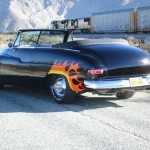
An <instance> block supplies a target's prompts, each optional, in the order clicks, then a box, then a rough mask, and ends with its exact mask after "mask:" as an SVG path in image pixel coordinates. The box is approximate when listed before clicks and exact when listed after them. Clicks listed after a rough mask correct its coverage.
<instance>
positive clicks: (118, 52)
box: [76, 44, 150, 76]
mask: <svg viewBox="0 0 150 150" xmlns="http://www.w3.org/2000/svg"><path fill="white" fill-rule="evenodd" d="M76 49H79V50H81V51H83V52H86V53H89V54H90V55H94V56H95V57H98V58H99V59H101V61H102V62H103V64H104V65H105V67H106V68H107V74H108V76H120V75H138V74H148V73H150V55H149V54H148V53H146V52H144V51H143V50H140V49H138V48H136V47H132V46H129V45H122V44H97V45H86V46H80V47H76Z"/></svg>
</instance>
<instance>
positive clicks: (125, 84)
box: [84, 75, 150, 90]
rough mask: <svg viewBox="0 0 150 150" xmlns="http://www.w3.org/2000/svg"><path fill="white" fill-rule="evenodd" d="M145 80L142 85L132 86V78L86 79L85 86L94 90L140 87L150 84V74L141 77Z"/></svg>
mask: <svg viewBox="0 0 150 150" xmlns="http://www.w3.org/2000/svg"><path fill="white" fill-rule="evenodd" d="M140 78H142V80H143V85H142V86H131V84H130V80H129V78H128V79H109V80H108V79H107V80H99V81H90V80H85V81H84V86H85V87H86V88H88V89H94V90H109V89H125V88H133V89H134V88H138V87H139V88H140V87H149V86H150V75H148V76H146V77H140Z"/></svg>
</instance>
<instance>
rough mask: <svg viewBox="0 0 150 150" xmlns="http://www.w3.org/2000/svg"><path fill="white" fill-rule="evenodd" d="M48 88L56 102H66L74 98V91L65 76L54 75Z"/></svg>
mask: <svg viewBox="0 0 150 150" xmlns="http://www.w3.org/2000/svg"><path fill="white" fill-rule="evenodd" d="M49 89H50V91H51V94H52V96H53V98H54V99H55V100H56V102H57V103H60V104H68V103H71V102H73V101H74V100H75V96H76V92H75V91H73V90H72V89H71V88H70V86H69V83H68V81H67V79H66V77H65V76H63V75H54V76H53V77H52V78H51V81H50V84H49Z"/></svg>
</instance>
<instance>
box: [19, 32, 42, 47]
mask: <svg viewBox="0 0 150 150" xmlns="http://www.w3.org/2000/svg"><path fill="white" fill-rule="evenodd" d="M39 34H40V32H39V31H30V32H29V31H28V32H22V34H21V40H20V46H34V45H36V44H37V42H38V37H39Z"/></svg>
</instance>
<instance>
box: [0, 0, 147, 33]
mask: <svg viewBox="0 0 150 150" xmlns="http://www.w3.org/2000/svg"><path fill="white" fill-rule="evenodd" d="M141 6H150V0H144V1H143V0H5V1H4V0H1V1H0V32H5V31H16V30H18V29H20V28H50V26H51V21H52V20H61V19H64V18H80V17H88V16H90V15H91V13H94V12H103V11H109V10H120V9H126V8H135V9H136V8H138V7H141Z"/></svg>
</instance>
